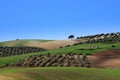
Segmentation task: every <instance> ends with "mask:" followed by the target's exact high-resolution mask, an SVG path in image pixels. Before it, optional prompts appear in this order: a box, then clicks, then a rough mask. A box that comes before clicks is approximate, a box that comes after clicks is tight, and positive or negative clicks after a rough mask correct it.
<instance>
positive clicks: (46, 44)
mask: <svg viewBox="0 0 120 80" xmlns="http://www.w3.org/2000/svg"><path fill="white" fill-rule="evenodd" d="M80 42H85V40H82V39H79V40H57V41H50V42H44V43H40V42H30V43H29V44H27V46H35V47H41V48H45V49H48V50H53V49H58V48H59V47H64V46H66V45H73V44H75V43H80Z"/></svg>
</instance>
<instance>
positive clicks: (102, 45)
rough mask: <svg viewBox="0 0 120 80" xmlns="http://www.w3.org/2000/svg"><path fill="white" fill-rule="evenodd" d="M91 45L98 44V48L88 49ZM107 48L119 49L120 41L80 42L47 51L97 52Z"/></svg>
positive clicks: (54, 52) (58, 52)
mask: <svg viewBox="0 0 120 80" xmlns="http://www.w3.org/2000/svg"><path fill="white" fill-rule="evenodd" d="M112 45H115V47H111V46H112ZM92 46H99V49H93V50H90V47H92ZM79 49H84V50H79ZM109 49H120V42H119V43H109V44H108V43H89V44H80V45H76V46H70V47H65V48H61V49H56V50H51V51H47V52H49V53H51V54H63V53H64V54H66V53H76V54H82V53H85V54H94V53H97V52H101V51H105V50H109Z"/></svg>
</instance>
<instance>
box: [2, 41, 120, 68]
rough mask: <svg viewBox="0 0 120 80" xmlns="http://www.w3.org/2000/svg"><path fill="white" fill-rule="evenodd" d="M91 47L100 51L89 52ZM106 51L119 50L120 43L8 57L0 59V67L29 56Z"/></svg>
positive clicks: (72, 47) (79, 46)
mask: <svg viewBox="0 0 120 80" xmlns="http://www.w3.org/2000/svg"><path fill="white" fill-rule="evenodd" d="M112 45H115V46H116V47H114V48H112V47H111V46H112ZM91 46H99V47H100V49H94V50H89V49H88V48H90V47H91ZM80 48H84V49H86V50H78V49H80ZM108 49H120V43H109V44H108V43H107V44H106V43H92V44H81V45H76V46H70V47H65V48H62V49H56V50H50V51H43V52H38V53H30V54H24V55H16V56H10V57H2V58H0V66H3V65H5V64H9V63H16V62H18V61H20V60H22V59H24V58H27V57H29V56H30V55H39V54H46V53H51V54H63V53H64V54H66V53H76V54H78V53H79V54H82V53H86V54H94V53H97V52H101V51H105V50H108Z"/></svg>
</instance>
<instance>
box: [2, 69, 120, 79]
mask: <svg viewBox="0 0 120 80" xmlns="http://www.w3.org/2000/svg"><path fill="white" fill-rule="evenodd" d="M119 75H120V70H110V69H95V68H75V67H74V68H73V67H71V68H65V67H63V68H60V67H57V68H56V67H52V68H49V67H48V68H10V69H2V70H0V79H1V80H56V79H57V80H120V76H119Z"/></svg>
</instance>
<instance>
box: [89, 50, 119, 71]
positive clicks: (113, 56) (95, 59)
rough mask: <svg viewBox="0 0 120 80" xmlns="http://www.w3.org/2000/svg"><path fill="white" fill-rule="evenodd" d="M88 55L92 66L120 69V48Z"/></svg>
mask: <svg viewBox="0 0 120 80" xmlns="http://www.w3.org/2000/svg"><path fill="white" fill-rule="evenodd" d="M88 57H89V59H90V61H91V64H92V67H96V68H113V69H120V50H108V51H104V52H100V53H97V54H94V55H92V56H88Z"/></svg>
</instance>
